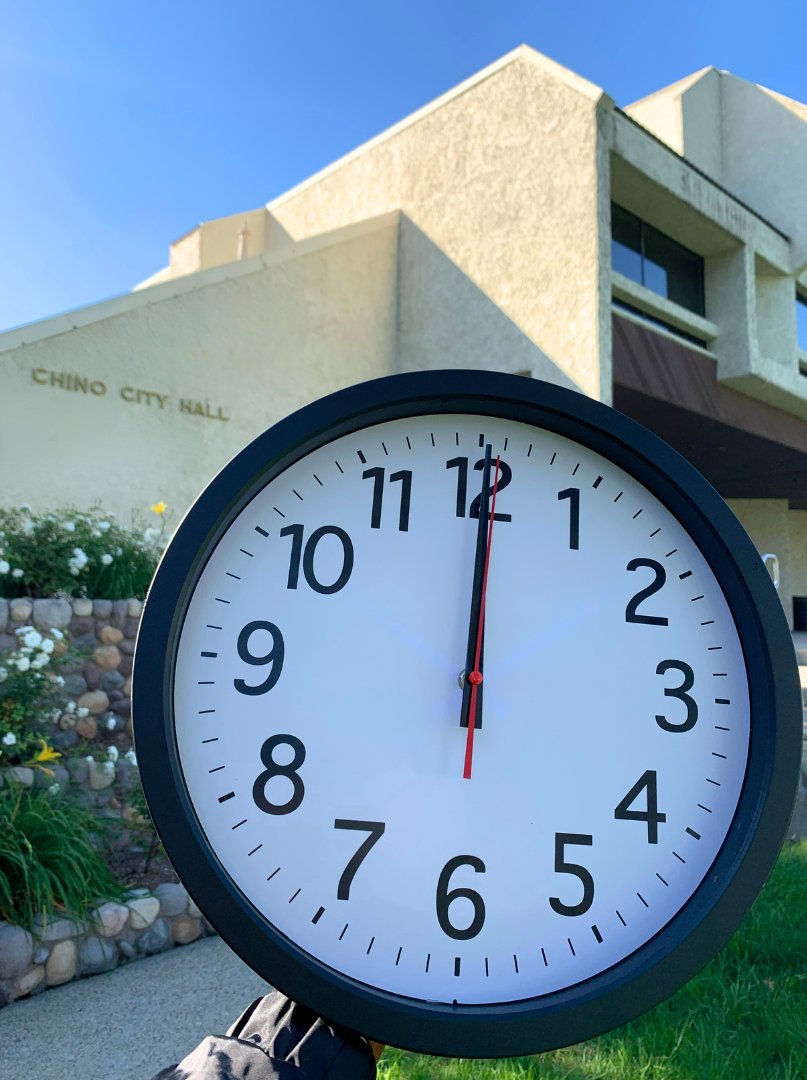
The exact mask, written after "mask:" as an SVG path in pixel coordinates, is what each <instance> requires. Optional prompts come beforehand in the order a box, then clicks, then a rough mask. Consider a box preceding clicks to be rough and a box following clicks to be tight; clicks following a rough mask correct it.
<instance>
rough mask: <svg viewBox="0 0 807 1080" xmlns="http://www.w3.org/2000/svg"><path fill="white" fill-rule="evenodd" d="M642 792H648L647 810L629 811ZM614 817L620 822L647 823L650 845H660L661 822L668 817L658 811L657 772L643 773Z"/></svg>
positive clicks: (648, 771) (617, 808)
mask: <svg viewBox="0 0 807 1080" xmlns="http://www.w3.org/2000/svg"><path fill="white" fill-rule="evenodd" d="M642 791H647V809H646V810H629V809H628V807H629V806H630V805H631V803H633V802H635V801H636V800H637V799H638V798H639V796H640V795H641V793H642ZM614 817H615V818H616V819H617V820H618V821H644V822H646V823H647V842H648V844H657V843H658V826H659V822H660V821H666V820H667V815H666V814H660V813H659V809H658V782H657V777H656V772H655V770H653V769H647V771H646V772H643V773H642V775H641V776H640V777H639V779H638V780H637V781H636V783H635V784H634V785H633V787H632V788H631V789H630V791H629V792H628V794H627V795H626V796H625V798H624V799H622V801H621V802H620V803H619V805H618V806H617V807H616V809H615V810H614Z"/></svg>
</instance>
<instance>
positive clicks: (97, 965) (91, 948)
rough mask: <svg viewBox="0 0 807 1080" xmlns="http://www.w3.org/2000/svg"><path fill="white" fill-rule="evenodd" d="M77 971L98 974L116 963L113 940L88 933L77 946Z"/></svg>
mask: <svg viewBox="0 0 807 1080" xmlns="http://www.w3.org/2000/svg"><path fill="white" fill-rule="evenodd" d="M78 963H79V971H80V972H81V974H82V975H100V974H101V972H103V971H111V970H112V969H113V968H114V967H117V964H118V949H117V946H116V945H115V943H114V942H112V941H107V940H106V938H100V937H96V936H95V934H90V936H89V937H86V938H85V939H84V941H82V942H81V944H80V945H79V947H78Z"/></svg>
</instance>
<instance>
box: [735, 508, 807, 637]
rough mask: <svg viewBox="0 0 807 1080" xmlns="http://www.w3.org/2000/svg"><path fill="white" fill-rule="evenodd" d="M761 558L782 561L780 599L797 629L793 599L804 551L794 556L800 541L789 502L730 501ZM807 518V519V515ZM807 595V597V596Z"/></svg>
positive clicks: (788, 617) (790, 620)
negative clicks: (795, 544)
mask: <svg viewBox="0 0 807 1080" xmlns="http://www.w3.org/2000/svg"><path fill="white" fill-rule="evenodd" d="M726 501H727V502H728V505H729V506H730V507H731V509H732V510H733V511H734V513H735V514H736V515H737V517H738V518H739V520H740V522H741V523H742V525H743V527H744V528H745V530H746V532H747V533H748V535H749V536H750V537H751V539H752V540H753V542H754V545H755V546H756V549H757V551H758V552H759V553H760V555H765V554H767V553H768V552H770V553H771V554H773V555H776V556H777V557H778V559H779V598H780V600H781V601H782V606H783V608H784V611H785V615H786V616H787V620H788V624H789V625H790V626H792V625H793V595H794V592H795V593H796V595H799V593H798V592H797V590H796V587H795V586H796V582H797V581H798V580H801V577H800V575H801V574H802V566H803V562H804V549H803V548H801V549H799V550H797V551H796V552H795V555H794V553H792V541H794V540H795V541H798V539H799V538H798V537H797V536H794V535H793V534H792V532H791V522H792V519H793V511H791V510H788V505H787V499H727V500H726ZM805 516H807V515H805ZM804 595H807V594H804Z"/></svg>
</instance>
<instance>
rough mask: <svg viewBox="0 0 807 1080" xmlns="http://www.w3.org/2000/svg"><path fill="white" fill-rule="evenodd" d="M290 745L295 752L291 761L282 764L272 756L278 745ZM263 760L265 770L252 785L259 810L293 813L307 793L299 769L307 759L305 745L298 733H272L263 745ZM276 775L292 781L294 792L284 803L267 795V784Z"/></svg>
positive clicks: (266, 812)
mask: <svg viewBox="0 0 807 1080" xmlns="http://www.w3.org/2000/svg"><path fill="white" fill-rule="evenodd" d="M284 744H285V745H286V746H290V747H291V748H292V751H293V752H294V756H293V757H292V759H291V761H290V762H288V764H286V765H280V764H278V762H276V761H275V759H274V757H273V756H272V755H273V754H274V752H275V748H276V747H278V746H283V745H284ZM261 761H262V762H263V764H264V765H265V766H266V768H265V769H264V771H263V772H262V773H261V774H260V776H259V777H258V778H257V780H256V781H255V783H254V784H253V785H252V798H253V799H254V801H255V805H256V806H257V807H258V809H259V810H263V812H264V814H291V813H293V812H294V811H295V810H296V809H297V807H298V806H299V805H300V803H301V802H302V801H303V796H304V795H305V784H304V783H303V781H302V778H301V777H300V774H299V773H298V771H297V770H298V769H299V768H300V766H301V765H302V763H303V762H304V761H305V746H304V745H303V743H302V740H301V739H298V738H297V736H296V735H270V736H269V738H268V739H267V740H266V742H265V743H264V744H263V746H262V747H261ZM275 776H284V777H285V778H286V779H287V780H290V781H291V785H292V793H291V795H290V797H289V798H288V799H287V800H286V802H284V803H273V802H270V801H269V799H268V798H267V796H266V786H267V784H268V783H269V781H270V780H271V779H272V778H273V777H275Z"/></svg>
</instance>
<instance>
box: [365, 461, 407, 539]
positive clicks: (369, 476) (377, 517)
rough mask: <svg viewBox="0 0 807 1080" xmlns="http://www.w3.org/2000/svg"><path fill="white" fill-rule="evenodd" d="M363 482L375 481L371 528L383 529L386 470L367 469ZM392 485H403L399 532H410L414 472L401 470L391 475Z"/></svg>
mask: <svg viewBox="0 0 807 1080" xmlns="http://www.w3.org/2000/svg"><path fill="white" fill-rule="evenodd" d="M361 478H362V480H372V481H373V507H372V510H371V511H370V528H371V529H380V528H381V508H382V503H383V501H384V469H382V468H376V469H365V470H364V472H363V473H362V474H361ZM389 482H390V483H391V484H396V483H399V482H400V484H401V508H400V511H399V513H398V531H399V532H407V531H408V530H409V506H410V503H411V501H412V472H411V470H409V469H401V471H400V472H394V473H390V478H389Z"/></svg>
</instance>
